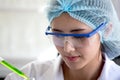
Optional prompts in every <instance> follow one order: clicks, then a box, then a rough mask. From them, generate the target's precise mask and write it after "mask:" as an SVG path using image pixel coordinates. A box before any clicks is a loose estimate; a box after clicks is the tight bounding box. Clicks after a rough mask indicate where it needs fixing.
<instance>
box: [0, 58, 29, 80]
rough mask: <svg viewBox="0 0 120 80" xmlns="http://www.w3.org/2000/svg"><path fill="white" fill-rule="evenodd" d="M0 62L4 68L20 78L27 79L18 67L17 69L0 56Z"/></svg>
mask: <svg viewBox="0 0 120 80" xmlns="http://www.w3.org/2000/svg"><path fill="white" fill-rule="evenodd" d="M0 64H2V65H3V66H5V67H6V68H8V69H9V70H11V71H13V72H14V73H16V74H17V75H19V76H21V77H22V78H24V79H25V80H29V78H28V77H27V76H26V75H25V74H24V73H23V72H22V71H20V70H19V69H17V68H16V67H14V66H13V65H11V64H9V63H8V62H7V61H5V60H4V59H3V58H1V57H0Z"/></svg>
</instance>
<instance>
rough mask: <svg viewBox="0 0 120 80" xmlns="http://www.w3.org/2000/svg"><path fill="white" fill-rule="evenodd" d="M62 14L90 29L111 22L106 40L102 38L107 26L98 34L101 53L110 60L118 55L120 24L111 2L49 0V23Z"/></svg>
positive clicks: (105, 0) (108, 0)
mask: <svg viewBox="0 0 120 80" xmlns="http://www.w3.org/2000/svg"><path fill="white" fill-rule="evenodd" d="M64 12H66V13H68V14H69V15H70V16H71V17H73V18H74V19H77V20H78V21H81V22H83V23H85V24H86V25H88V26H90V27H91V28H92V29H95V28H96V27H98V26H99V25H100V24H101V23H105V22H107V23H108V24H109V22H111V23H112V25H113V27H112V31H111V34H110V35H109V36H108V37H107V38H106V37H105V36H104V34H105V33H106V31H108V30H107V25H106V28H105V29H104V30H103V31H100V32H99V34H100V36H101V39H102V40H101V43H102V45H103V52H105V53H106V54H107V55H108V57H109V58H111V59H113V58H114V57H116V56H118V55H119V54H120V35H119V34H118V32H120V22H119V21H118V19H117V16H116V13H115V11H114V7H113V5H112V2H111V0H50V4H49V6H48V7H47V18H48V20H49V22H50V23H51V22H52V21H53V19H54V18H56V17H58V16H60V15H61V14H62V13H64ZM116 29H117V30H116ZM116 31H117V32H116Z"/></svg>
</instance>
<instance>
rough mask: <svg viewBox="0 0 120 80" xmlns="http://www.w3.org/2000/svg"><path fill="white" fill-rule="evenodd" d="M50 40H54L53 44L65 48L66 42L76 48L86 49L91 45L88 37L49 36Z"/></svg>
mask: <svg viewBox="0 0 120 80" xmlns="http://www.w3.org/2000/svg"><path fill="white" fill-rule="evenodd" d="M49 38H50V39H52V41H53V43H54V44H55V45H56V46H59V47H64V45H65V44H66V42H68V43H69V44H71V45H72V46H74V47H84V46H89V45H91V40H90V38H86V37H74V36H58V35H49Z"/></svg>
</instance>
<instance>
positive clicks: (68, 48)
mask: <svg viewBox="0 0 120 80" xmlns="http://www.w3.org/2000/svg"><path fill="white" fill-rule="evenodd" d="M64 51H65V52H67V53H69V52H73V51H75V47H74V45H73V44H72V43H71V42H70V41H65V42H64Z"/></svg>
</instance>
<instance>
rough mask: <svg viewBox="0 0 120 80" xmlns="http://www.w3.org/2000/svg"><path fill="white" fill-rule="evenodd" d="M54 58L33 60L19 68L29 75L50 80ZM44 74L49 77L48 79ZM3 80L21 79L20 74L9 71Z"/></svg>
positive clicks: (41, 79) (42, 79)
mask: <svg viewBox="0 0 120 80" xmlns="http://www.w3.org/2000/svg"><path fill="white" fill-rule="evenodd" d="M54 62H55V60H51V61H46V62H41V61H39V60H36V61H33V62H30V63H28V64H27V65H25V66H24V67H23V68H22V69H21V70H22V71H23V72H24V73H25V74H26V75H28V76H30V77H35V78H36V79H37V80H38V79H39V80H52V78H53V75H54V74H53V73H54V70H53V69H54ZM46 76H48V77H49V79H45V78H47V77H46ZM5 80H22V78H21V77H20V76H18V75H17V74H15V73H10V74H9V75H8V76H7V77H6V79H5Z"/></svg>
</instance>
